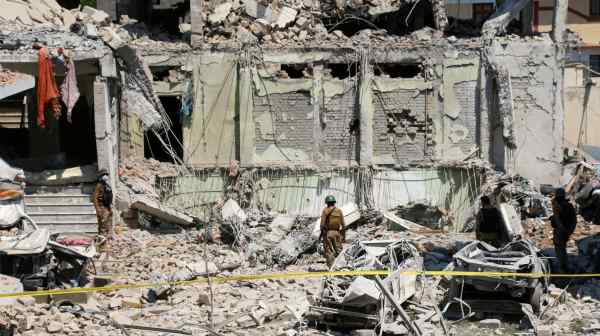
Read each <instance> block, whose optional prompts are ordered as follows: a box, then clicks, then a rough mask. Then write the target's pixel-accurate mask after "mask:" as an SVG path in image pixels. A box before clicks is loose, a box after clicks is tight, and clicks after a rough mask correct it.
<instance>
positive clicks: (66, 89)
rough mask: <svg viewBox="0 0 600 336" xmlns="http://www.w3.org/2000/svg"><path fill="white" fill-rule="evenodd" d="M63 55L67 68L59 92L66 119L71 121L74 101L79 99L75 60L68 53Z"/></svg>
mask: <svg viewBox="0 0 600 336" xmlns="http://www.w3.org/2000/svg"><path fill="white" fill-rule="evenodd" d="M64 56H65V66H66V69H67V73H66V74H65V79H64V80H63V82H62V84H61V86H60V94H61V96H62V101H63V103H64V104H65V106H66V107H67V120H68V121H69V122H72V120H71V113H72V112H73V107H75V103H77V100H78V99H79V96H80V94H79V88H78V87H77V71H76V70H75V62H73V58H72V57H71V55H70V53H66V52H65V54H64Z"/></svg>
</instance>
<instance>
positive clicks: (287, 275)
mask: <svg viewBox="0 0 600 336" xmlns="http://www.w3.org/2000/svg"><path fill="white" fill-rule="evenodd" d="M389 273H390V272H389V271H387V270H370V271H328V272H289V273H267V274H247V275H243V274H242V275H229V276H216V277H211V280H212V282H214V283H225V282H230V281H256V280H275V279H297V278H318V277H324V276H375V275H388V274H389ZM398 274H399V275H401V276H460V277H485V278H507V277H508V278H544V277H550V278H600V273H584V274H545V273H504V272H463V271H401V272H398ZM207 282H208V279H207V278H198V279H194V280H181V281H165V282H158V283H138V284H125V285H112V286H105V287H78V288H68V289H51V290H43V291H26V292H20V293H8V294H0V299H9V298H19V297H23V296H45V295H61V294H78V293H98V292H112V291H116V290H120V289H136V288H156V287H164V286H191V285H197V284H202V283H207Z"/></svg>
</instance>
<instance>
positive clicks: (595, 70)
mask: <svg viewBox="0 0 600 336" xmlns="http://www.w3.org/2000/svg"><path fill="white" fill-rule="evenodd" d="M590 69H591V70H592V71H589V74H590V76H592V77H600V75H598V74H599V73H600V55H590Z"/></svg>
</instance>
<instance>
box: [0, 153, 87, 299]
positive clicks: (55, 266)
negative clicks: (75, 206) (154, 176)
mask: <svg viewBox="0 0 600 336" xmlns="http://www.w3.org/2000/svg"><path fill="white" fill-rule="evenodd" d="M24 181H25V175H24V172H23V171H22V170H21V169H17V168H13V167H11V166H10V165H8V164H7V163H6V162H4V161H3V160H1V159H0V195H1V197H0V273H1V274H6V275H10V276H13V277H16V278H18V279H19V280H20V282H21V283H22V286H23V288H24V289H25V290H37V289H51V288H57V287H72V286H78V285H81V284H83V283H84V282H83V280H84V279H83V277H82V274H83V273H84V272H83V271H84V270H85V268H86V267H87V265H88V264H89V261H90V260H92V258H93V257H94V255H95V254H96V248H95V244H94V243H95V242H94V238H93V237H80V236H77V237H75V236H73V235H72V234H61V235H56V234H55V235H53V236H52V237H51V236H50V232H49V231H48V229H47V228H40V227H38V225H37V224H36V223H35V221H34V220H33V219H32V218H31V217H30V216H28V215H27V214H26V213H25V210H24V208H25V204H24V188H25V183H24Z"/></svg>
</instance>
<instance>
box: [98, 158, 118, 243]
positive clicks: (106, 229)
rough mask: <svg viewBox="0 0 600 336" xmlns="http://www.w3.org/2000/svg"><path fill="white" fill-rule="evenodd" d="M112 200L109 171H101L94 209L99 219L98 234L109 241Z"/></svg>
mask: <svg viewBox="0 0 600 336" xmlns="http://www.w3.org/2000/svg"><path fill="white" fill-rule="evenodd" d="M112 200H113V192H112V188H111V187H110V184H109V183H108V171H107V170H106V169H101V170H100V171H99V172H98V183H96V190H95V191H94V207H95V208H96V216H97V217H98V232H99V233H100V234H101V235H103V236H104V237H106V238H107V239H110V238H111V235H112Z"/></svg>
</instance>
